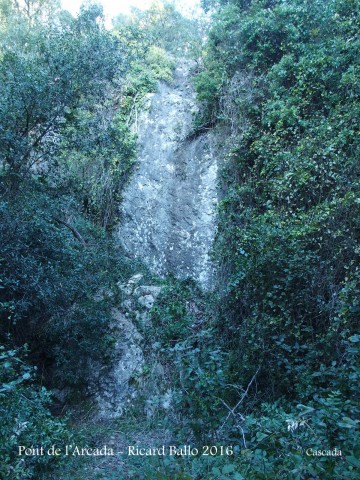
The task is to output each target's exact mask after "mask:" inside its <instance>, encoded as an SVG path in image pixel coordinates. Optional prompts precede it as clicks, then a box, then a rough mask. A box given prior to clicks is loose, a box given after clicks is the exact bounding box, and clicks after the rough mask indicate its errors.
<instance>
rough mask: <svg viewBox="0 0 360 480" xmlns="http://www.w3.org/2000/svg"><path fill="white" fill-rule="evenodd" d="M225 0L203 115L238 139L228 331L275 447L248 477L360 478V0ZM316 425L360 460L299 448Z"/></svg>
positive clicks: (232, 365) (231, 375) (269, 446)
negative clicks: (311, 456)
mask: <svg viewBox="0 0 360 480" xmlns="http://www.w3.org/2000/svg"><path fill="white" fill-rule="evenodd" d="M204 3H205V2H204ZM214 3H215V4H216V3H217V2H214ZM219 3H221V6H220V8H219V10H218V12H217V13H216V15H215V17H214V19H213V24H212V28H211V31H210V34H209V39H208V51H207V54H206V56H205V57H204V65H205V68H204V71H203V72H202V73H201V74H200V75H199V76H198V77H197V79H196V84H197V89H198V93H199V97H200V99H201V100H202V101H203V102H204V107H203V111H202V114H201V116H200V117H199V118H198V119H197V122H198V128H199V129H200V130H201V128H202V126H203V125H214V124H218V125H219V124H220V125H222V127H223V132H224V135H225V136H226V138H227V142H228V147H227V151H226V156H225V158H224V165H223V177H222V186H223V192H224V196H223V200H222V203H221V206H220V222H219V231H218V236H217V241H216V257H217V259H218V261H219V262H220V278H219V295H220V301H219V307H218V333H219V338H222V339H223V345H225V348H226V350H227V351H228V352H230V359H229V363H228V373H227V375H228V377H227V379H228V382H229V383H234V384H237V383H239V380H240V382H241V384H242V385H247V382H250V380H251V378H252V377H253V375H254V374H255V373H256V372H257V375H256V388H255V385H254V384H253V385H252V391H253V396H252V402H253V407H252V408H253V412H258V413H256V422H260V423H259V427H260V431H259V434H258V436H257V437H254V440H253V441H252V442H251V443H249V445H251V447H254V446H255V445H261V447H259V446H258V450H255V451H252V452H251V453H249V456H250V458H251V459H252V466H251V468H250V470H248V472H249V473H248V475H249V477H248V478H283V475H284V472H285V471H291V472H292V475H293V476H292V478H310V477H311V478H355V477H352V475H353V474H352V473H351V472H352V469H353V468H354V465H353V464H357V461H355V460H354V457H356V456H357V455H358V454H359V450H358V448H359V442H358V437H356V433H355V431H356V429H357V420H356V418H357V415H358V410H357V408H356V405H357V400H358V394H357V388H358V382H359V370H358V366H357V363H356V361H357V358H356V353H357V348H356V347H357V345H358V342H359V340H360V339H359V336H358V335H357V332H358V330H357V328H358V323H357V322H358V320H359V313H360V306H359V293H360V291H359V279H360V270H359V233H360V232H359V227H360V224H359V218H360V215H359V214H360V211H359V207H360V201H359V193H360V191H359V166H360V165H359V160H358V159H359V148H358V143H357V135H358V128H357V118H358V117H359V103H358V100H359V97H358V93H359V92H358V87H359V84H358V80H359V65H358V63H357V60H358V54H359V37H358V26H359V25H358V14H359V11H358V7H359V5H358V3H357V2H355V1H348V0H334V1H322V0H318V1H311V2H310V1H307V0H288V1H268V0H259V1H246V2H244V1H235V0H234V1H228V2H219ZM205 6H207V7H211V6H214V4H213V2H206V4H205ZM215 6H216V5H215ZM264 402H266V405H264ZM234 403H236V402H235V401H234ZM296 404H303V405H306V407H305V406H302V407H301V406H300V408H296ZM283 409H284V410H283ZM284 411H285V412H287V413H289V414H291V415H293V418H294V419H295V420H296V421H298V425H301V420H302V421H303V422H304V421H305V424H304V423H302V427H299V428H298V429H297V435H298V437H297V439H296V442H297V447H296V442H295V443H294V444H292V445H291V441H290V440H289V439H287V440H285V439H286V436H285V435H283V434H280V431H281V430H282V431H285V420H286V417H285V416H284ZM239 413H240V412H239ZM281 418H282V419H283V420H282V421H283V425H282V427H281V426H280V424H279V425H278V426H276V425H277V422H278V421H279V420H280V419H281ZM251 421H253V420H251ZM239 424H240V425H239V427H241V426H242V427H241V428H243V429H245V428H249V427H247V422H246V421H244V422H242V421H241V420H239ZM309 424H310V425H311V426H310V425H309ZM252 428H253V427H252ZM277 428H278V431H276V429H277ZM310 429H313V433H314V437H313V440H312V441H313V444H319V445H320V444H321V445H322V446H323V447H324V446H325V445H328V446H331V447H335V446H338V448H340V447H339V445H343V446H344V449H345V450H346V451H347V455H348V456H349V457H350V456H351V455H353V457H352V460H350V459H349V457H348V459H349V463H347V464H346V463H344V462H337V461H334V460H326V459H321V460H318V461H313V462H308V463H306V462H304V459H303V458H301V459H300V458H299V456H298V455H297V454H296V453H295V451H296V449H298V450H299V449H300V447H303V448H305V446H309V441H310V442H311V440H310V439H309V435H310ZM310 437H311V435H310ZM356 445H357V446H356ZM259 449H260V450H259ZM281 451H283V453H281ZM290 452H292V454H291V455H290ZM345 455H346V454H345ZM250 472H251V473H250ZM354 475H355V474H354Z"/></svg>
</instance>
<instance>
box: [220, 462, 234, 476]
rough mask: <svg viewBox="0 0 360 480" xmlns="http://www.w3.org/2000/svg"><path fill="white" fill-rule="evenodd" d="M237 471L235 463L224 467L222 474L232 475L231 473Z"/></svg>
mask: <svg viewBox="0 0 360 480" xmlns="http://www.w3.org/2000/svg"><path fill="white" fill-rule="evenodd" d="M235 469H236V467H235V465H234V464H233V463H228V464H227V465H224V467H223V469H222V473H224V474H226V473H231V472H234V471H235Z"/></svg>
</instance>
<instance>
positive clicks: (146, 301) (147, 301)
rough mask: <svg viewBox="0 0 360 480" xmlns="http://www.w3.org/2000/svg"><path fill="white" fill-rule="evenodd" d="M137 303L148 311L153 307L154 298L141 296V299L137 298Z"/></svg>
mask: <svg viewBox="0 0 360 480" xmlns="http://www.w3.org/2000/svg"><path fill="white" fill-rule="evenodd" d="M138 303H139V304H140V305H141V306H143V307H145V308H147V309H150V308H152V307H153V305H154V303H155V298H154V297H153V296H152V295H143V296H142V297H139V298H138Z"/></svg>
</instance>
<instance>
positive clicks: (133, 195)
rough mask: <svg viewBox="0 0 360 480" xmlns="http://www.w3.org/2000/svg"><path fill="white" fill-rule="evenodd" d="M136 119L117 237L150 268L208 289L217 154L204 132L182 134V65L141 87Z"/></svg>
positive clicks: (189, 94)
mask: <svg viewBox="0 0 360 480" xmlns="http://www.w3.org/2000/svg"><path fill="white" fill-rule="evenodd" d="M148 101H149V104H150V105H149V109H148V110H146V111H144V112H143V113H142V114H141V115H140V118H139V122H138V126H137V129H138V135H139V137H138V168H137V170H136V171H135V173H134V174H133V176H132V179H131V180H130V183H129V184H128V186H127V187H126V188H125V191H124V197H123V198H124V200H123V203H122V206H121V218H122V221H121V224H120V227H119V231H118V235H119V239H120V242H121V243H122V245H123V246H124V248H125V250H126V251H128V252H129V253H130V254H131V255H133V256H134V257H138V258H141V260H142V261H143V262H144V263H145V264H147V265H148V267H149V268H150V269H151V270H152V271H153V272H154V273H157V274H158V275H161V276H165V275H166V274H169V273H172V274H174V275H175V276H177V277H178V278H186V277H191V278H193V279H195V280H197V281H198V282H199V283H200V285H201V286H202V287H203V288H205V289H209V288H211V285H212V276H213V267H212V264H211V261H210V258H209V251H210V248H211V244H212V241H213V237H214V234H215V209H216V204H217V187H216V180H217V162H216V157H215V153H214V152H215V148H214V143H215V140H214V137H213V136H212V134H211V133H209V134H206V135H203V136H200V137H197V138H195V139H187V138H186V137H187V136H188V134H189V132H190V129H191V124H192V114H193V113H195V112H196V111H197V106H196V102H195V92H194V89H193V87H192V85H191V83H190V79H189V72H188V68H187V67H186V66H185V65H182V64H180V65H179V66H178V68H177V69H176V71H175V75H174V82H173V84H172V85H166V84H163V83H162V84H160V85H159V90H158V92H157V93H155V94H151V95H149V98H148Z"/></svg>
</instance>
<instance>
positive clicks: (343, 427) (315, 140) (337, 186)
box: [0, 0, 360, 480]
mask: <svg viewBox="0 0 360 480" xmlns="http://www.w3.org/2000/svg"><path fill="white" fill-rule="evenodd" d="M24 5H25V6H24V8H22V7H21V6H20V5H19V4H18V2H15V1H14V2H12V1H11V0H3V1H1V3H0V91H1V98H0V112H1V120H0V192H1V201H0V216H1V226H0V244H1V255H0V265H1V279H0V316H1V324H0V340H1V343H2V346H1V347H0V348H1V349H0V361H1V371H0V379H1V383H0V415H1V418H2V419H3V420H2V428H1V434H0V441H1V445H0V451H1V455H2V459H3V461H2V463H1V466H0V476H2V477H4V478H8V479H11V480H20V479H21V480H24V479H27V478H28V479H32V478H34V479H35V478H36V479H38V478H48V479H50V478H64V479H65V478H66V479H67V478H69V480H70V478H71V479H73V478H75V477H74V475H76V478H79V479H82V478H106V480H108V479H110V478H115V477H112V476H111V475H112V474H111V473H109V471H105V473H104V476H101V475H100V473H99V474H98V475H99V476H97V477H96V476H95V474H94V476H91V475H92V473H90V472H89V470H86V473H85V474H84V475H83V476H82V474H81V472H80V471H79V472H76V473H74V472H71V473H67V470H66V468H67V466H66V465H65V464H64V465H62V464H61V462H62V461H63V460H62V459H61V458H55V459H51V458H49V457H46V456H45V457H31V458H28V459H26V461H23V460H22V459H19V457H18V456H17V451H16V447H17V445H35V443H36V444H37V445H42V444H48V443H50V444H54V443H62V444H69V443H71V442H73V441H74V437H76V436H78V435H79V433H75V432H76V431H77V430H78V426H77V425H76V414H75V428H73V427H72V426H71V423H69V421H68V420H67V418H65V417H64V416H63V409H65V406H66V405H73V406H74V405H76V404H78V403H79V399H81V401H83V399H84V398H85V397H86V391H87V383H88V378H89V372H93V373H92V375H93V376H95V380H96V375H95V373H94V372H95V371H98V369H97V368H96V369H94V368H93V367H94V365H97V366H99V365H102V364H104V363H106V362H107V361H108V362H109V361H111V352H112V346H113V344H114V341H115V339H114V337H113V336H112V335H111V334H110V333H109V328H108V324H109V321H110V318H111V315H110V311H111V308H112V307H113V306H114V305H116V304H117V302H118V301H119V298H118V296H117V295H118V290H117V289H116V283H117V282H119V281H121V282H123V281H126V279H128V278H129V276H130V275H131V274H132V273H133V272H134V271H137V269H138V268H139V266H135V265H134V264H133V262H131V261H130V260H129V259H128V258H127V257H126V256H125V255H124V253H123V252H122V251H121V249H120V248H119V246H118V245H117V244H116V242H114V240H113V236H112V233H113V230H114V228H115V226H116V224H117V221H118V213H117V212H118V205H119V202H120V201H121V195H122V189H123V187H124V185H125V183H126V181H127V180H128V178H129V176H130V175H131V170H132V166H133V164H134V160H135V156H136V129H137V116H138V113H139V111H140V109H141V108H142V105H143V100H144V97H145V96H146V94H147V93H148V92H150V91H154V90H155V89H156V85H157V82H158V81H159V80H163V81H171V78H172V72H173V69H174V65H175V61H176V55H178V54H180V55H184V53H186V55H188V57H189V61H192V62H193V64H194V65H196V73H197V75H196V76H195V77H194V84H195V86H196V89H197V93H198V99H199V102H200V104H201V109H200V112H199V113H198V114H197V115H196V117H195V118H194V125H193V129H194V135H201V134H202V133H203V132H204V131H206V130H207V129H210V128H214V129H216V130H217V135H218V136H219V138H221V139H222V141H221V142H220V143H221V147H219V157H221V192H222V201H221V204H220V207H219V227H218V233H217V238H216V242H215V247H214V252H213V255H214V260H215V261H216V262H217V264H218V265H219V272H218V279H217V287H216V290H215V292H214V293H211V294H206V293H204V292H201V291H200V290H199V289H198V288H197V286H196V285H195V284H194V282H192V281H186V282H179V281H177V280H174V279H167V281H166V286H165V287H164V288H163V290H162V293H161V295H160V296H159V298H158V301H157V303H156V304H155V306H154V307H153V309H152V327H151V328H150V329H148V330H146V331H144V332H142V333H143V335H144V337H145V347H144V348H145V351H146V349H148V351H147V354H148V355H149V358H150V359H151V358H152V355H154V351H155V355H157V357H158V358H159V359H160V360H161V362H162V363H163V364H164V365H169V366H170V367H169V371H170V372H171V374H170V373H169V372H167V375H166V377H167V378H166V379H165V380H164V382H165V387H164V388H168V389H170V390H171V391H172V392H173V398H174V414H173V415H169V416H168V417H167V418H166V419H165V420H161V422H163V423H162V425H164V427H165V428H167V429H170V430H171V431H172V432H173V436H174V438H176V442H178V443H186V442H188V439H190V440H191V442H192V443H194V444H198V445H203V444H214V445H233V446H234V452H235V454H234V455H229V456H227V455H222V456H214V457H209V458H204V457H195V458H192V459H189V458H188V459H184V458H180V459H176V458H174V459H171V461H170V459H169V461H167V459H166V461H165V460H164V462H163V463H161V461H159V462H158V463H157V459H148V460H149V462H148V464H147V465H145V464H144V462H140V461H139V460H137V461H138V462H139V463H136V462H135V464H134V465H133V466H132V467H131V468H132V470H131V469H129V472H130V473H128V476H126V477H125V478H148V479H151V478H155V477H154V472H155V471H156V472H157V473H156V475H157V477H156V478H159V479H167V478H169V479H170V478H171V479H175V478H178V479H206V480H210V479H214V480H215V479H216V480H218V479H220V478H221V479H228V480H231V479H233V480H239V479H243V478H245V479H246V480H252V479H254V480H257V479H282V478H286V479H287V478H291V479H292V478H293V479H299V480H307V479H329V480H332V479H335V478H336V479H337V478H339V479H344V480H345V479H346V480H348V479H352V478H353V479H355V478H357V475H358V471H357V469H358V468H359V461H358V458H357V457H358V456H359V453H360V452H359V444H360V442H359V428H358V423H359V421H358V418H359V406H358V405H359V404H358V400H359V398H358V391H357V390H358V384H359V377H360V373H359V366H358V363H357V362H358V346H359V343H360V336H359V332H358V330H357V328H358V323H357V322H358V320H359V314H360V303H359V298H360V295H359V294H360V281H359V280H360V271H359V253H360V250H359V227H360V225H359V222H360V215H359V214H360V189H359V161H358V158H359V149H358V143H357V135H358V125H357V118H358V117H359V113H360V112H359V98H358V93H359V92H358V86H359V84H358V80H359V65H358V58H359V37H358V27H359V25H358V14H359V4H358V2H357V1H356V0H314V1H309V0H252V1H251V0H219V1H215V0H204V1H203V7H204V8H205V10H210V11H211V12H212V14H213V15H212V20H211V24H210V29H209V31H208V34H207V38H206V39H205V37H204V26H206V22H202V21H200V20H198V21H190V20H188V19H185V18H184V17H182V16H181V15H180V14H179V13H178V12H177V11H176V9H175V8H174V7H173V6H172V5H170V4H165V6H164V7H161V4H154V5H153V6H152V7H151V8H150V9H149V10H148V11H146V12H142V11H136V10H134V11H133V15H132V16H131V17H127V16H119V17H118V18H117V19H116V20H115V22H114V28H113V30H112V31H111V32H109V31H108V30H106V29H105V27H104V21H103V16H102V11H101V8H99V7H98V6H96V5H92V6H88V7H86V8H82V10H81V12H80V14H79V16H78V17H77V18H73V17H72V16H71V15H69V14H68V13H67V12H64V11H62V10H61V9H60V8H59V7H58V5H57V3H55V2H54V3H53V2H50V1H45V2H44V1H39V2H36V1H34V2H26V3H25V4H24ZM204 41H205V44H204V43H203V42H204ZM184 45H186V49H184ZM190 59H191V60H190ZM144 375H146V372H144ZM51 389H53V390H55V393H56V399H55V400H54V397H53V398H52V399H51V396H50V393H49V391H50V390H51ZM70 411H71V408H70ZM134 415H135V417H134V418H135V420H134V423H133V424H132V425H131V426H130V428H133V429H135V428H136V427H137V425H138V422H140V421H142V420H143V418H142V417H141V414H140V413H139V412H135V413H134ZM72 421H73V422H74V418H73V420H72ZM120 422H121V420H120ZM154 422H155V420H154ZM159 422H160V420H159ZM123 423H125V420H123ZM147 428H149V429H150V428H151V425H150V424H147ZM89 436H90V433H89V431H87V432H85V437H84V438H83V439H82V441H84V442H87V441H89ZM335 447H336V448H337V449H338V450H341V451H342V457H340V458H339V457H331V456H330V457H317V456H307V455H306V453H305V452H306V450H307V449H308V448H312V449H314V450H318V449H322V450H331V449H334V448H335ZM134 461H135V460H134ZM151 462H153V463H151ZM77 468H79V467H77ZM52 472H55V473H53V474H52ZM68 475H69V476H68ZM89 475H90V476H89ZM131 475H133V476H131ZM116 478H119V477H116Z"/></svg>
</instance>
